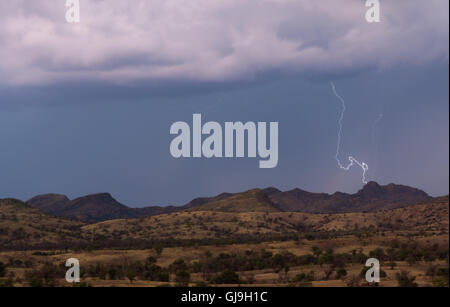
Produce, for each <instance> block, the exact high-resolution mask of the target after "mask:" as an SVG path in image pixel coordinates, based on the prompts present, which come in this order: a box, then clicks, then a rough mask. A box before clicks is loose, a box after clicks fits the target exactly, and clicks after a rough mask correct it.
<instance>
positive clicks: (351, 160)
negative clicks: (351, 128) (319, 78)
mask: <svg viewBox="0 0 450 307" xmlns="http://www.w3.org/2000/svg"><path fill="white" fill-rule="evenodd" d="M330 83H331V88H332V89H333V93H334V95H335V96H336V98H337V99H339V101H340V102H341V104H342V110H341V115H340V116H339V121H338V124H339V131H338V138H337V146H336V155H335V156H334V158H335V159H336V161H337V164H338V166H339V168H340V169H342V170H344V171H348V170H350V168H352V166H354V165H355V164H356V165H357V166H359V167H360V168H361V169H362V171H363V173H362V182H363V183H364V184H367V180H366V173H367V171H368V170H369V165H367V164H366V163H365V162H362V161H361V162H359V161H358V160H356V159H355V158H353V157H352V156H349V157H348V161H349V162H348V164H347V165H346V166H345V165H343V164H342V163H341V160H340V159H339V153H340V151H341V139H342V127H343V125H342V122H343V120H344V114H345V111H346V106H345V100H344V99H343V98H342V97H341V96H340V95H339V93H338V92H337V91H336V86H335V85H334V83H333V82H330Z"/></svg>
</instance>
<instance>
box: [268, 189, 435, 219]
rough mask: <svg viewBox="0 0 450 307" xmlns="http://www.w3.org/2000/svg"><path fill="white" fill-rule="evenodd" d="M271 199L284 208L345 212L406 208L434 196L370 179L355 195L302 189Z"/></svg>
mask: <svg viewBox="0 0 450 307" xmlns="http://www.w3.org/2000/svg"><path fill="white" fill-rule="evenodd" d="M269 198H270V200H271V201H272V202H273V203H274V204H276V205H278V207H279V208H280V209H282V210H284V211H294V212H307V213H343V212H364V211H377V210H386V209H394V208H401V207H405V206H408V205H411V204H414V203H418V202H421V201H425V200H427V199H430V196H428V194H426V193H425V192H423V191H421V190H419V189H416V188H411V187H408V186H403V185H396V184H389V185H385V186H380V185H379V184H377V183H376V182H369V183H368V184H366V185H365V186H364V187H363V188H362V189H361V190H359V191H358V192H357V193H355V194H346V193H340V192H336V193H334V194H331V195H330V194H325V193H311V192H307V191H303V190H300V189H294V190H291V191H286V192H279V193H276V192H272V193H271V194H270V195H269Z"/></svg>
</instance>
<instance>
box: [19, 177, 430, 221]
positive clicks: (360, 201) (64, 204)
mask: <svg viewBox="0 0 450 307" xmlns="http://www.w3.org/2000/svg"><path fill="white" fill-rule="evenodd" d="M427 199H431V197H430V196H429V195H428V194H427V193H425V192H424V191H422V190H419V189H417V188H413V187H409V186H405V185H398V184H392V183H391V184H388V185H379V184H378V183H376V182H373V181H372V182H369V183H367V184H366V185H365V186H364V187H363V188H361V189H360V190H359V191H357V192H356V193H354V194H348V193H342V192H335V193H333V194H327V193H314V192H308V191H305V190H302V189H299V188H295V189H292V190H288V191H281V190H279V189H277V188H274V187H269V188H265V189H252V190H248V191H244V192H240V193H221V194H218V195H216V196H213V197H198V198H195V199H193V200H191V201H190V202H188V203H187V204H185V205H182V206H166V207H164V206H149V207H143V208H131V207H128V206H126V205H123V204H121V203H120V202H118V201H117V200H115V199H114V198H113V197H112V196H111V194H109V193H99V194H91V195H86V196H82V197H78V198H76V199H73V200H69V199H68V198H67V196H65V195H60V194H43V195H38V196H35V197H33V198H31V199H29V200H28V201H26V204H28V205H29V206H31V207H33V208H37V209H41V210H43V211H44V212H46V213H49V214H51V215H54V216H57V217H64V218H71V219H75V220H80V221H84V222H100V221H106V220H111V219H122V218H139V217H145V216H154V215H160V214H166V213H172V212H179V211H220V212H276V211H280V212H282V211H287V212H304V213H345V212H365V211H369V212H371V211H378V210H386V209H395V208H401V207H405V206H408V205H412V204H415V203H418V202H421V201H425V200H427Z"/></svg>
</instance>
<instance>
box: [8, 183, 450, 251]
mask: <svg viewBox="0 0 450 307" xmlns="http://www.w3.org/2000/svg"><path fill="white" fill-rule="evenodd" d="M245 195H246V196H247V198H244V197H243V196H242V195H233V196H230V197H228V198H225V199H223V200H219V201H216V202H211V203H207V204H204V205H203V206H206V207H205V208H204V211H196V210H193V209H189V210H186V211H182V212H174V213H170V214H162V215H158V216H153V217H141V218H132V219H117V220H108V221H104V222H99V223H95V224H84V223H81V222H76V221H73V220H66V219H62V218H57V217H53V216H50V215H48V214H46V213H43V212H42V211H40V210H38V209H35V208H31V207H29V206H28V205H26V204H24V203H23V202H21V201H17V200H10V199H6V200H0V249H25V248H40V249H52V248H66V247H69V248H74V247H77V246H82V247H87V246H91V247H93V246H95V247H109V248H111V247H115V246H117V247H124V246H127V247H136V246H149V245H150V246H151V245H154V244H155V242H160V241H164V242H174V241H173V240H223V239H235V238H239V239H240V240H241V239H242V238H248V239H256V240H264V239H265V238H266V239H267V238H270V236H272V237H273V236H280V235H300V236H307V235H320V234H327V233H328V234H332V235H335V234H339V233H341V234H357V233H360V232H366V231H369V232H371V233H373V232H376V231H383V232H385V231H388V232H389V231H394V232H397V233H398V232H412V233H421V232H423V233H426V232H428V233H430V234H431V233H446V234H448V228H449V205H448V197H443V198H436V199H430V200H427V201H425V202H424V203H420V204H417V205H411V206H408V207H405V208H398V209H392V210H381V211H377V212H368V213H362V212H359V213H339V214H310V213H301V212H280V211H276V209H275V208H274V207H271V203H270V202H267V199H266V197H267V196H266V195H265V194H264V193H262V191H261V190H251V191H248V192H247V193H245ZM240 201H245V202H246V203H250V204H252V205H251V206H249V207H248V208H247V210H253V211H251V212H226V211H225V210H231V211H234V210H235V207H234V206H238V207H241V206H240V203H239V202H240ZM210 206H213V207H214V210H209V209H210V208H211V207H210ZM216 208H221V209H223V211H217V210H216ZM270 210H272V211H270Z"/></svg>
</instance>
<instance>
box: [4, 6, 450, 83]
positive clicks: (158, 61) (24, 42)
mask: <svg viewBox="0 0 450 307" xmlns="http://www.w3.org/2000/svg"><path fill="white" fill-rule="evenodd" d="M448 6H449V3H448V1H446V0H428V1H424V0H411V1H408V2H407V4H406V2H405V1H382V22H381V23H378V24H369V23H367V22H366V21H365V19H364V14H365V11H366V8H365V6H364V1H354V0H328V1H312V0H311V1H306V0H304V1H299V0H215V1H209V0H188V1H180V0H147V1H145V0H134V1H120V0H108V1H100V0H97V1H94V0H90V1H89V0H81V23H80V24H77V25H71V24H67V23H66V22H65V19H64V15H65V9H66V8H65V6H64V1H60V0H41V1H25V0H9V1H2V2H1V3H0V45H1V48H0V58H1V62H0V85H42V84H45V85H48V84H54V83H57V82H67V81H72V80H82V81H100V82H108V83H113V84H127V83H131V82H135V81H148V80H189V81H208V82H210V81H213V82H214V81H236V80H243V79H247V80H248V79H252V78H254V77H255V76H258V75H260V74H263V73H265V72H268V71H273V70H276V71H286V72H293V73H298V72H304V73H307V74H311V75H314V74H323V73H326V74H335V73H339V72H343V71H346V72H348V71H360V70H366V69H376V70H383V69H385V68H389V67H392V66H394V65H411V64H422V63H426V62H429V61H433V60H436V59H438V60H439V59H440V60H443V61H445V62H448V43H449V40H448V35H449V33H448V22H449V17H448Z"/></svg>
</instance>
